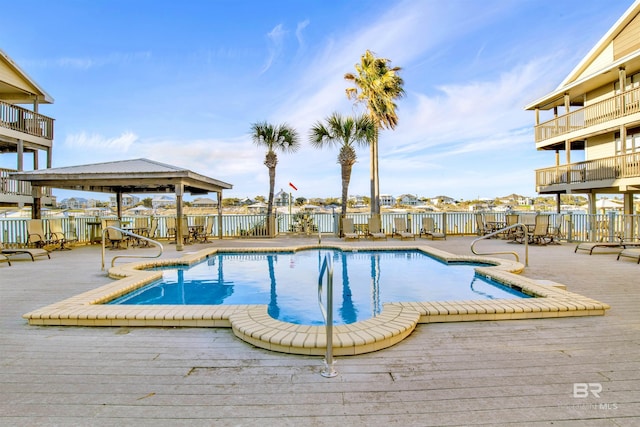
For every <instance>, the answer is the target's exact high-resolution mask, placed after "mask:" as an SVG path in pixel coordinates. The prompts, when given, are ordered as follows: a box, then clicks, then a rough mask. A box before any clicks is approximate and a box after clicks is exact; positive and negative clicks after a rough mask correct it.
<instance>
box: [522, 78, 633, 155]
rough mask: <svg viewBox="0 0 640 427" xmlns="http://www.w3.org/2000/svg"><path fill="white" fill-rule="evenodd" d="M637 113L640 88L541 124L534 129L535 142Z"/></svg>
mask: <svg viewBox="0 0 640 427" xmlns="http://www.w3.org/2000/svg"><path fill="white" fill-rule="evenodd" d="M637 113H640V87H638V88H635V89H632V90H629V91H626V92H625V93H622V94H618V95H614V96H612V97H611V98H608V99H605V100H602V101H599V102H596V103H594V104H590V105H588V106H586V107H584V108H581V109H579V110H575V111H572V112H570V113H568V114H564V115H562V116H559V117H556V118H554V119H552V120H549V121H546V122H544V123H540V124H539V125H537V126H535V128H534V129H535V141H536V143H538V142H543V141H547V140H550V139H552V138H555V137H558V136H562V135H567V134H569V133H571V132H575V131H580V130H583V129H587V128H589V127H592V126H596V125H600V124H604V123H607V122H611V121H612V120H615V119H619V118H622V117H627V116H630V115H632V114H637Z"/></svg>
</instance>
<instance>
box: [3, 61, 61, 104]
mask: <svg viewBox="0 0 640 427" xmlns="http://www.w3.org/2000/svg"><path fill="white" fill-rule="evenodd" d="M0 76H2V79H0V99H2V100H4V101H6V102H11V103H15V104H26V103H32V102H33V101H34V99H35V96H37V97H38V103H40V104H53V98H52V97H51V95H49V94H48V93H47V92H45V90H44V89H42V88H41V87H40V86H38V84H37V83H36V82H35V80H33V79H32V78H31V77H29V75H28V74H27V73H25V72H24V71H23V70H22V69H21V68H20V67H19V66H18V64H16V63H15V62H14V61H13V59H11V58H10V57H9V55H7V54H6V53H5V52H4V51H3V50H2V49H0Z"/></svg>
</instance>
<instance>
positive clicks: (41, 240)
mask: <svg viewBox="0 0 640 427" xmlns="http://www.w3.org/2000/svg"><path fill="white" fill-rule="evenodd" d="M56 243H57V242H56V241H55V240H51V239H47V235H46V234H45V232H44V222H43V221H42V220H41V219H30V220H28V221H27V246H35V247H36V248H44V247H51V246H52V245H55V244H56Z"/></svg>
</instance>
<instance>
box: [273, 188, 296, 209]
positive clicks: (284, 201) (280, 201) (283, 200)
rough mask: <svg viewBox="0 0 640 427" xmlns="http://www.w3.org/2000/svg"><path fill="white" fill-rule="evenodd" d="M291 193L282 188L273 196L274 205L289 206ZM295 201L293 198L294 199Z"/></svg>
mask: <svg viewBox="0 0 640 427" xmlns="http://www.w3.org/2000/svg"><path fill="white" fill-rule="evenodd" d="M290 197H291V196H290V194H289V193H287V192H286V191H284V190H283V189H280V191H278V192H277V193H276V194H275V196H273V204H274V206H289V199H290ZM292 202H293V200H292Z"/></svg>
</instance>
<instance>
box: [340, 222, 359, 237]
mask: <svg viewBox="0 0 640 427" xmlns="http://www.w3.org/2000/svg"><path fill="white" fill-rule="evenodd" d="M342 237H344V240H349V239H352V240H357V239H359V238H360V234H358V233H357V232H356V227H355V225H353V218H342Z"/></svg>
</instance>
